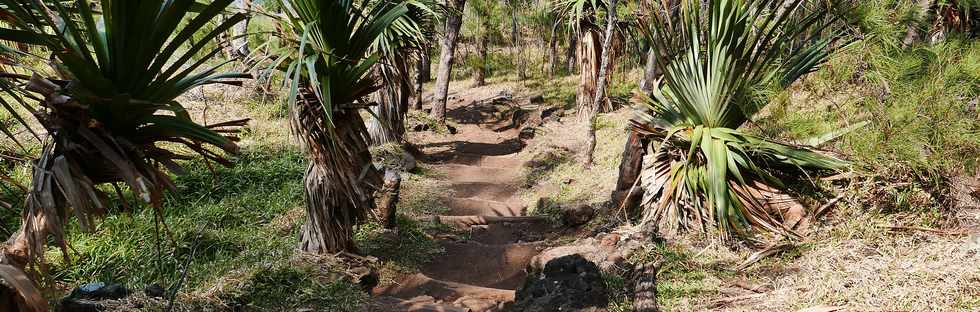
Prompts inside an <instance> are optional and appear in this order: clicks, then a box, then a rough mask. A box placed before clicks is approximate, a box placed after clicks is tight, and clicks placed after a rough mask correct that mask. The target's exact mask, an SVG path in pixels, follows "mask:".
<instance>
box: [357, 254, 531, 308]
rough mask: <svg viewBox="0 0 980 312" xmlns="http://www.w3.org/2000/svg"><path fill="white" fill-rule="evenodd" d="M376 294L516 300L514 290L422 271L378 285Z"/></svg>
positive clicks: (449, 300) (500, 300) (447, 298)
mask: <svg viewBox="0 0 980 312" xmlns="http://www.w3.org/2000/svg"><path fill="white" fill-rule="evenodd" d="M446 257H448V256H443V257H440V258H446ZM375 294H381V295H386V296H393V297H397V298H402V299H409V298H415V297H419V296H431V297H433V298H435V299H438V300H441V301H444V302H453V301H455V300H456V299H459V298H462V297H470V298H480V299H487V300H493V301H498V302H509V301H513V300H514V291H513V290H507V289H499V288H490V287H481V286H476V285H470V284H464V283H457V282H452V281H445V280H439V279H433V278H430V277H429V276H426V275H425V274H422V273H417V274H413V275H409V276H405V277H404V278H402V279H400V280H399V281H398V283H396V284H392V285H388V286H384V287H378V288H377V289H375Z"/></svg>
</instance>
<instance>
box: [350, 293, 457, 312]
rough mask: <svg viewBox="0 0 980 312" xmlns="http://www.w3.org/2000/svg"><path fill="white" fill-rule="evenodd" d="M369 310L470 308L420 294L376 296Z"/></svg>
mask: <svg viewBox="0 0 980 312" xmlns="http://www.w3.org/2000/svg"><path fill="white" fill-rule="evenodd" d="M367 311H369V312H391V311H405V312H468V311H470V310H469V309H466V308H463V307H457V306H453V305H449V304H445V303H436V302H435V299H434V298H432V297H429V296H419V297H415V298H410V299H407V300H406V299H400V298H395V297H388V296H381V297H377V298H374V299H373V300H371V302H370V303H369V304H368V307H367Z"/></svg>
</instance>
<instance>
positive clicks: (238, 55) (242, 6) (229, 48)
mask: <svg viewBox="0 0 980 312" xmlns="http://www.w3.org/2000/svg"><path fill="white" fill-rule="evenodd" d="M231 6H232V7H234V8H235V9H236V10H238V11H241V12H245V13H246V15H245V20H243V21H241V22H239V23H238V24H235V25H234V26H233V27H232V28H231V31H230V32H229V33H222V34H220V35H219V38H220V39H221V41H222V42H227V43H228V44H227V45H226V46H224V47H223V48H222V50H223V52H224V54H225V57H227V58H234V59H245V58H246V57H248V55H249V53H251V52H250V51H249V49H248V36H247V35H246V34H247V33H248V22H249V20H250V19H251V16H252V15H251V14H248V12H249V11H250V10H251V9H252V0H234V2H233V3H232V4H231ZM229 16H230V15H223V17H222V19H227V18H228V17H229Z"/></svg>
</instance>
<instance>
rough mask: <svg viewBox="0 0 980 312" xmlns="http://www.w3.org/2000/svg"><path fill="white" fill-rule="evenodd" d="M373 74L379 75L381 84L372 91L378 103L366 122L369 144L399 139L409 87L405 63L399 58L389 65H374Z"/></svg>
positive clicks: (403, 129) (394, 141) (372, 108)
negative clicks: (379, 87) (369, 138)
mask: <svg viewBox="0 0 980 312" xmlns="http://www.w3.org/2000/svg"><path fill="white" fill-rule="evenodd" d="M375 74H376V75H377V76H379V77H382V79H381V80H382V86H381V89H379V90H378V91H377V92H375V93H374V100H375V102H377V104H378V105H374V106H372V107H371V111H372V112H374V114H373V115H374V116H372V117H373V118H371V119H369V122H368V124H367V129H368V134H369V135H370V137H371V144H373V145H382V144H385V143H397V142H401V139H402V135H404V134H405V113H406V112H407V111H408V101H409V95H410V93H411V87H410V86H409V84H408V80H409V78H408V74H409V71H408V63H407V62H406V61H405V60H402V59H399V60H396V61H395V62H394V64H390V65H378V67H376V70H375Z"/></svg>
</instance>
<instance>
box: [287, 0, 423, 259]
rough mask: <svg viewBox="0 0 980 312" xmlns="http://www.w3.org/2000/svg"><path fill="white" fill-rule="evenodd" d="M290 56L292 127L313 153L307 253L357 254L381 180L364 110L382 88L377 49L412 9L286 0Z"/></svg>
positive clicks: (304, 234) (309, 173) (308, 181)
mask: <svg viewBox="0 0 980 312" xmlns="http://www.w3.org/2000/svg"><path fill="white" fill-rule="evenodd" d="M282 4H283V8H284V12H285V15H286V17H285V23H284V25H283V26H284V27H283V29H284V32H283V33H282V34H281V35H280V38H279V39H280V40H279V41H280V42H281V46H283V47H285V49H284V50H283V53H282V54H281V55H279V56H278V57H277V58H276V61H275V64H274V65H273V66H274V67H276V68H279V69H281V70H283V71H285V74H286V77H288V79H289V90H290V92H289V93H290V94H289V98H288V101H289V108H290V124H291V127H292V129H293V132H294V133H295V134H296V135H297V137H298V138H299V140H300V142H301V144H302V145H303V147H304V148H305V150H306V152H307V156H308V158H309V160H310V164H309V166H308V167H307V170H306V177H305V189H306V212H307V217H308V219H307V221H306V225H305V226H304V227H303V231H302V239H301V240H302V242H301V249H303V250H306V251H310V252H336V251H340V250H353V249H354V243H353V238H352V237H353V236H352V234H353V232H352V231H353V226H354V225H356V224H358V223H359V222H361V221H362V220H363V219H364V218H365V216H366V213H367V211H368V210H369V209H372V208H373V206H374V202H373V198H372V193H373V190H374V188H375V187H377V186H378V183H379V182H380V177H379V175H378V172H377V170H376V169H375V168H374V166H373V165H372V163H371V155H370V152H369V151H368V146H367V142H368V133H367V129H366V127H365V125H364V120H363V119H362V118H361V115H360V114H359V112H360V109H363V108H365V107H367V104H365V103H364V99H365V98H366V97H367V96H368V95H370V94H371V93H372V92H374V91H376V90H378V88H379V83H378V78H377V77H376V76H374V75H371V70H372V68H374V66H375V65H376V64H377V62H378V60H379V58H380V57H381V56H380V55H379V54H378V53H376V52H374V50H373V48H372V46H373V45H374V44H375V42H376V41H378V40H380V39H383V38H384V34H385V33H386V32H387V31H389V30H390V29H391V27H392V25H395V24H396V23H395V22H396V21H397V20H399V19H400V18H402V17H404V16H405V15H406V14H407V13H408V11H409V9H408V6H407V5H406V4H404V3H400V4H396V3H392V2H387V1H380V2H369V1H361V2H352V1H345V0H282Z"/></svg>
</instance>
